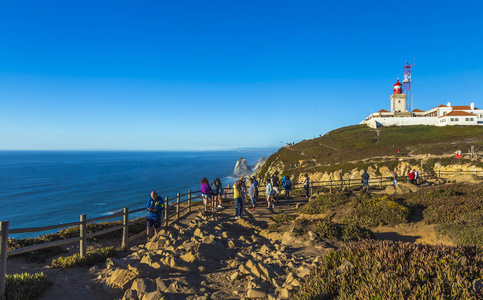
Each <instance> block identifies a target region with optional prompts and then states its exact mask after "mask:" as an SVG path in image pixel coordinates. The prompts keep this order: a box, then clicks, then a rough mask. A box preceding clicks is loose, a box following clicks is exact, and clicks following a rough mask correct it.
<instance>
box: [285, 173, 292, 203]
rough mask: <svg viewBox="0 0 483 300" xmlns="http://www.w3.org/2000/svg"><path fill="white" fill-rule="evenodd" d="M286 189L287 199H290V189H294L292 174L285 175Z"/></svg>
mask: <svg viewBox="0 0 483 300" xmlns="http://www.w3.org/2000/svg"><path fill="white" fill-rule="evenodd" d="M283 188H284V189H285V201H288V200H289V199H290V191H291V190H292V181H291V180H290V176H285V184H284V185H283Z"/></svg>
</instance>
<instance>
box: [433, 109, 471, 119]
mask: <svg viewBox="0 0 483 300" xmlns="http://www.w3.org/2000/svg"><path fill="white" fill-rule="evenodd" d="M449 116H472V117H476V116H477V115H475V114H472V113H469V112H465V111H459V110H458V111H454V110H453V111H452V112H449V113H447V114H444V115H442V116H441V117H440V118H443V117H449Z"/></svg>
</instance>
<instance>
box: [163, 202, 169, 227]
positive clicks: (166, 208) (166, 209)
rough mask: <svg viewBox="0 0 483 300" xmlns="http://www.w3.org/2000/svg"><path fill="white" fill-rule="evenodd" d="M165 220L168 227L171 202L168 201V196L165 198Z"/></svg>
mask: <svg viewBox="0 0 483 300" xmlns="http://www.w3.org/2000/svg"><path fill="white" fill-rule="evenodd" d="M164 199H165V200H164V221H165V222H166V224H165V226H166V227H168V219H169V215H168V208H169V203H168V199H169V198H168V197H166V198H164Z"/></svg>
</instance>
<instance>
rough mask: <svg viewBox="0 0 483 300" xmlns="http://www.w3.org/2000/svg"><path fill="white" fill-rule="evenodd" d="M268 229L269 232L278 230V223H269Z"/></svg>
mask: <svg viewBox="0 0 483 300" xmlns="http://www.w3.org/2000/svg"><path fill="white" fill-rule="evenodd" d="M268 231H269V232H277V231H278V225H277V224H270V226H268Z"/></svg>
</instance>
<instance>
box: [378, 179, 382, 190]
mask: <svg viewBox="0 0 483 300" xmlns="http://www.w3.org/2000/svg"><path fill="white" fill-rule="evenodd" d="M379 187H380V189H381V190H382V176H381V178H380V182H379Z"/></svg>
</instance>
